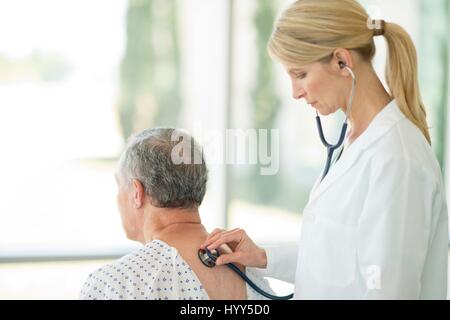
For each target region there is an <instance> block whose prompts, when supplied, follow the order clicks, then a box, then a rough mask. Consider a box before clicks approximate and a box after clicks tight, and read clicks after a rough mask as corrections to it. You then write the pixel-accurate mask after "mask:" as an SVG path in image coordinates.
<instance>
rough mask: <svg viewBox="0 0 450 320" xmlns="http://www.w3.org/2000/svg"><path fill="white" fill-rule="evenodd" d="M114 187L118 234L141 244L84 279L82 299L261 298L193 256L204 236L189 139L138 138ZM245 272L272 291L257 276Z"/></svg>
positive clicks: (198, 164)
mask: <svg viewBox="0 0 450 320" xmlns="http://www.w3.org/2000/svg"><path fill="white" fill-rule="evenodd" d="M180 138H181V139H180ZM191 156H192V157H191ZM116 181H117V185H118V194H117V204H118V208H119V211H120V215H121V218H122V225H123V228H124V230H125V232H126V235H127V237H128V238H129V239H131V240H135V241H139V242H140V243H142V244H143V246H142V248H140V249H137V250H136V251H134V252H131V253H130V254H128V255H126V256H124V257H122V258H120V259H119V260H117V261H114V262H112V263H110V264H107V265H105V266H104V267H102V268H100V269H98V270H96V271H94V272H93V273H91V274H90V275H89V277H88V279H87V280H86V282H85V284H84V286H83V288H82V290H81V295H80V298H81V299H263V297H262V296H261V295H259V294H258V293H256V292H255V291H254V290H253V289H252V288H250V287H249V286H247V285H246V284H245V282H244V281H243V280H242V279H241V278H240V277H239V276H238V275H237V274H235V273H234V272H233V271H232V270H230V269H229V268H227V267H226V266H223V265H222V266H216V267H214V268H207V267H206V266H204V265H203V264H202V263H201V261H200V260H199V258H198V255H197V250H198V248H199V246H200V245H201V244H202V243H203V242H204V241H205V240H206V238H207V236H208V232H207V231H206V229H205V227H204V226H203V225H202V223H201V219H200V215H199V211H198V207H199V206H200V204H201V203H202V200H203V197H204V195H205V192H206V183H207V168H206V165H205V162H204V158H203V153H202V149H201V148H200V146H199V145H198V144H197V143H196V142H195V141H194V140H193V139H192V137H191V136H189V135H188V134H186V133H184V132H181V131H180V130H177V129H173V128H155V129H147V130H145V131H143V132H141V133H139V134H137V135H136V136H134V137H132V138H131V140H130V142H129V143H128V145H127V147H126V149H125V151H124V153H123V154H122V156H121V158H120V161H119V165H118V171H117V173H116ZM246 273H247V275H248V276H249V277H250V278H252V280H253V281H254V282H255V283H256V284H257V285H259V286H260V287H261V288H262V289H263V290H265V291H269V292H271V289H270V287H269V286H268V283H267V281H266V280H265V279H264V278H263V277H262V276H261V274H259V273H258V271H257V270H255V269H247V270H246Z"/></svg>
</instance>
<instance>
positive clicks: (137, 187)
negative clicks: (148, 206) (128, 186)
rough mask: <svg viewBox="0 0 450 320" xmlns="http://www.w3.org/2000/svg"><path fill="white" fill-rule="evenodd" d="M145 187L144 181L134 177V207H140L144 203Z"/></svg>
mask: <svg viewBox="0 0 450 320" xmlns="http://www.w3.org/2000/svg"><path fill="white" fill-rule="evenodd" d="M144 198H145V189H144V185H143V184H142V182H140V181H139V180H137V179H133V208H135V209H139V208H141V207H142V205H143V204H144Z"/></svg>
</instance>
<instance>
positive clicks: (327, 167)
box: [316, 65, 356, 181]
mask: <svg viewBox="0 0 450 320" xmlns="http://www.w3.org/2000/svg"><path fill="white" fill-rule="evenodd" d="M344 66H345V65H344ZM345 68H346V69H347V70H348V71H349V72H350V75H351V77H352V89H351V92H350V99H349V103H348V107H347V110H346V113H345V121H344V124H343V125H342V129H341V134H340V136H339V140H338V142H337V143H336V144H331V143H329V142H328V141H327V139H326V138H325V135H324V133H323V128H322V122H321V121H320V116H319V114H318V112H317V111H316V125H317V130H318V131H319V137H320V140H321V141H322V144H323V145H324V146H325V147H326V148H327V162H326V164H325V168H324V170H323V174H322V178H321V181H322V180H323V179H324V178H325V176H326V175H327V174H328V171H329V170H330V166H331V161H332V159H333V153H334V151H335V150H336V149H338V148H339V147H340V146H341V145H342V143H344V139H345V134H346V132H347V126H348V116H349V114H350V110H351V107H352V103H353V96H354V94H355V84H356V78H355V74H354V73H353V71H352V69H350V68H349V67H347V66H345Z"/></svg>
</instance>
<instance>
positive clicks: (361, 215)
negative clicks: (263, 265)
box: [265, 100, 448, 299]
mask: <svg viewBox="0 0 450 320" xmlns="http://www.w3.org/2000/svg"><path fill="white" fill-rule="evenodd" d="M266 252H267V257H268V267H267V269H266V270H265V272H266V275H268V276H273V277H275V278H278V279H281V280H285V281H289V282H292V283H293V282H294V279H295V295H294V298H295V299H445V298H446V294H447V252H448V216H447V205H446V200H445V191H444V185H443V180H442V175H441V171H440V168H439V164H438V162H437V161H436V158H435V156H434V154H433V151H432V149H431V147H430V146H429V144H428V142H427V141H426V139H425V138H424V136H423V135H422V133H421V131H420V130H419V129H418V128H417V127H416V126H415V125H414V124H413V123H412V122H410V121H409V120H408V119H407V118H406V117H405V116H404V115H403V113H402V112H401V111H400V110H399V108H398V106H397V104H396V102H395V100H393V101H391V102H390V103H389V104H388V105H387V106H386V107H385V108H384V109H382V110H381V111H380V112H379V114H377V116H376V117H375V118H374V119H373V121H372V122H371V124H370V126H369V127H368V128H367V129H366V130H365V131H364V133H363V134H362V135H361V136H359V137H358V138H357V139H356V140H355V141H354V142H353V143H352V144H351V145H350V146H349V147H348V148H346V150H344V152H343V154H342V156H341V158H340V159H339V161H338V162H336V163H335V164H334V166H332V167H331V169H330V171H329V173H328V175H327V176H326V177H325V178H324V180H323V181H322V182H320V178H319V179H318V181H317V182H316V184H315V186H314V187H313V190H312V192H311V195H310V198H309V202H308V204H307V205H306V207H305V209H304V212H303V219H302V226H301V238H300V245H292V246H283V247H276V246H275V247H272V248H267V251H266Z"/></svg>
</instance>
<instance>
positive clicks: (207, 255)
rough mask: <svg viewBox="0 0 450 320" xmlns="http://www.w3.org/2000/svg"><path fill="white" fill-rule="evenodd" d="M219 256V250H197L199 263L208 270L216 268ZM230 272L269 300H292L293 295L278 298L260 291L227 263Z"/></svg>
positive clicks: (247, 278) (244, 275)
mask: <svg viewBox="0 0 450 320" xmlns="http://www.w3.org/2000/svg"><path fill="white" fill-rule="evenodd" d="M219 256H220V252H219V250H217V249H216V250H211V251H210V250H208V249H205V250H203V249H200V250H198V257H199V259H200V261H201V262H202V263H203V264H204V265H205V266H207V267H208V268H213V267H215V266H216V260H217V258H218V257H219ZM226 265H227V266H228V267H229V268H230V269H231V270H233V271H234V272H236V273H237V274H238V275H239V276H240V277H241V278H242V279H244V281H245V282H247V283H248V284H249V285H250V287H252V288H253V289H254V290H255V291H256V292H258V293H259V294H261V295H262V296H264V297H266V298H269V299H271V300H289V299H292V297H293V296H294V294H293V293H291V294H290V295H287V296H283V297H279V296H274V295H272V294H270V293H267V292H265V291H264V290H262V289H261V288H259V287H258V286H257V285H256V284H255V283H254V282H253V281H252V280H251V279H250V278H249V277H247V276H246V274H245V273H243V272H242V271H241V270H240V269H239V268H238V267H237V266H236V265H234V264H233V263H227V264H226Z"/></svg>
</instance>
